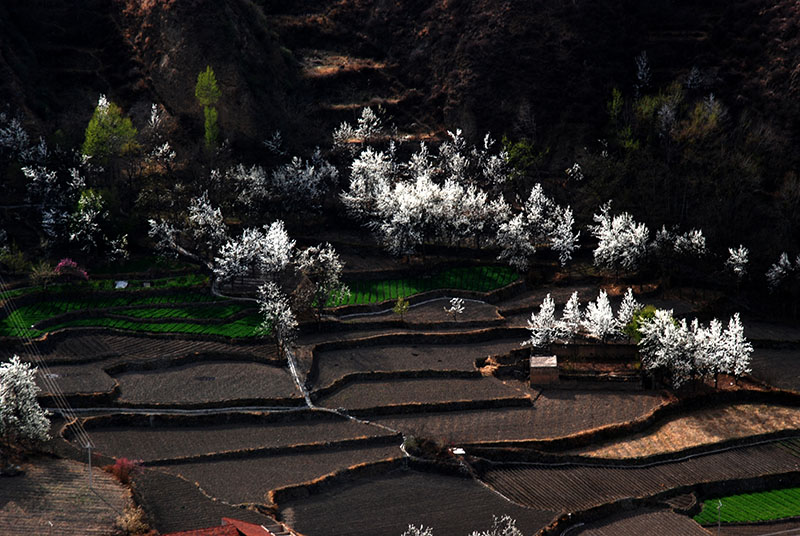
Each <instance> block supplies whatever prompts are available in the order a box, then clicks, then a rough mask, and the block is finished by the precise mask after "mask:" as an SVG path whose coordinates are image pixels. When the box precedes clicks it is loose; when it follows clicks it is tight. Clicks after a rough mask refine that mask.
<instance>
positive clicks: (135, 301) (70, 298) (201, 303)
mask: <svg viewBox="0 0 800 536" xmlns="http://www.w3.org/2000/svg"><path fill="white" fill-rule="evenodd" d="M219 300H220V299H219V298H216V297H214V296H211V295H210V294H206V293H203V292H189V291H186V292H180V293H176V294H169V295H164V296H153V295H147V294H144V293H141V294H140V293H125V294H120V295H119V296H116V297H102V296H96V295H92V294H86V295H83V296H80V295H71V294H70V295H62V296H60V297H59V298H58V299H53V300H49V301H42V302H38V303H34V304H30V305H23V306H21V307H18V308H16V309H11V310H10V314H7V316H5V318H0V336H12V337H22V336H30V337H37V336H40V335H41V334H42V331H40V330H36V329H33V326H34V325H35V324H37V323H38V322H42V321H44V320H48V319H50V318H53V317H55V316H58V315H61V314H65V313H69V312H73V311H97V310H100V309H109V308H111V309H112V310H111V311H108V312H109V313H111V312H113V313H114V314H117V315H124V316H130V317H133V318H141V319H148V318H158V319H169V318H174V319H175V320H178V321H180V320H185V319H190V318H191V319H198V320H205V319H209V318H220V319H224V318H228V317H230V316H231V315H234V314H236V313H239V312H241V311H243V310H246V309H247V308H252V306H249V305H242V304H220V305H214V302H217V301H219ZM181 303H196V304H197V305H186V306H181V305H173V304H181ZM125 306H143V307H146V308H143V309H127V310H122V311H113V308H116V307H125ZM165 306H166V307H165ZM7 311H9V310H7ZM52 329H54V328H48V331H49V330H52Z"/></svg>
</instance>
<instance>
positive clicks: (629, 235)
mask: <svg viewBox="0 0 800 536" xmlns="http://www.w3.org/2000/svg"><path fill="white" fill-rule="evenodd" d="M594 221H595V222H596V225H592V226H590V227H589V228H590V230H591V232H592V234H593V235H594V236H595V237H596V238H597V240H598V244H597V248H596V249H595V250H594V263H595V265H597V266H600V267H601V268H604V269H606V270H614V271H626V272H632V271H635V270H637V269H638V268H639V267H640V266H641V264H642V263H643V262H644V260H645V259H646V257H647V241H648V236H649V234H650V232H649V230H648V229H647V226H646V225H645V224H643V223H637V222H636V221H635V220H634V219H633V216H631V215H630V214H628V213H627V212H623V213H622V214H618V215H616V216H612V215H611V202H610V201H609V202H608V203H606V204H605V205H603V206H602V207H600V213H599V214H595V215H594Z"/></svg>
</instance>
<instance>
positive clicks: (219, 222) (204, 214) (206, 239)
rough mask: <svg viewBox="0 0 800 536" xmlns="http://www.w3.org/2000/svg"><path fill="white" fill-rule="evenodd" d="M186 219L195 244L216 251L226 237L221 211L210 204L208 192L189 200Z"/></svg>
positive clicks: (226, 232)
mask: <svg viewBox="0 0 800 536" xmlns="http://www.w3.org/2000/svg"><path fill="white" fill-rule="evenodd" d="M187 219H188V222H189V231H190V232H191V233H192V237H193V239H194V242H195V244H197V245H198V246H200V247H201V248H202V249H203V250H205V251H216V250H217V248H219V247H220V245H221V244H223V243H224V242H225V241H226V240H227V238H228V229H227V226H226V225H225V220H223V218H222V211H221V210H220V208H219V207H214V206H212V205H211V201H210V200H209V199H208V192H203V193H202V195H200V196H199V197H195V198H194V199H192V200H191V202H190V203H189V214H188V218H187Z"/></svg>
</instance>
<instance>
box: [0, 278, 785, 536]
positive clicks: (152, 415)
mask: <svg viewBox="0 0 800 536" xmlns="http://www.w3.org/2000/svg"><path fill="white" fill-rule="evenodd" d="M393 273H394V272H393ZM514 280H516V275H515V274H513V273H511V272H510V271H507V270H497V269H490V268H487V267H478V268H474V269H469V270H459V269H450V270H449V271H448V270H445V271H442V272H439V273H438V274H434V277H431V278H426V279H419V278H415V277H407V278H395V279H390V278H385V279H383V280H382V281H363V282H361V283H364V284H363V285H361V283H358V285H356V287H357V288H356V297H355V298H352V303H353V304H361V305H357V306H355V307H350V308H349V309H348V308H344V309H337V310H336V311H332V312H333V313H335V314H334V315H333V316H331V317H330V318H328V319H326V321H325V322H327V324H324V325H323V326H322V329H319V330H318V329H316V328H317V327H316V325H307V326H304V330H303V331H302V332H301V334H300V338H299V340H298V346H297V348H296V349H295V354H296V355H297V358H298V363H299V369H300V372H299V377H298V378H297V379H295V378H293V377H292V375H291V374H290V371H289V368H288V367H287V366H286V365H287V362H286V359H278V357H277V356H276V355H275V350H274V345H273V344H271V343H270V342H269V341H264V340H260V339H258V338H255V337H251V336H250V335H251V334H252V329H253V327H254V325H255V324H256V323H257V317H256V316H255V315H254V310H253V309H252V306H251V305H249V304H243V303H238V302H234V301H231V300H223V299H217V298H213V297H211V296H210V295H209V294H207V291H206V290H204V289H203V287H202V286H199V287H196V288H191V287H189V288H176V289H172V290H170V291H169V292H168V293H167V292H161V291H148V290H146V289H140V290H132V291H125V292H122V291H120V292H121V293H120V294H116V292H117V291H113V292H112V291H110V290H107V291H106V290H104V291H102V292H101V291H98V292H96V293H95V294H88V293H86V295H84V296H80V295H78V294H74V293H73V294H67V293H63V292H61V293H59V296H58V299H56V300H54V301H53V304H52V305H50V304H47V303H46V302H44V301H42V300H39V301H35V300H34V298H31V297H30V293H31V292H33V291H25V292H22V294H21V295H20V299H21V300H23V301H22V302H20V306H19V311H18V313H17V315H19V316H18V318H16V319H11V320H14V321H15V322H16V321H24V322H28V321H29V320H31V319H33V320H34V322H33V323H35V324H36V326H35V327H34V329H37V330H39V331H40V332H44V331H48V332H49V333H48V335H47V337H46V338H43V339H41V340H37V341H34V342H32V343H27V342H25V341H23V340H18V339H6V340H5V342H4V344H2V345H0V355H2V356H7V355H10V354H12V353H20V354H22V355H23V356H24V355H26V354H27V352H28V351H30V350H33V349H35V351H36V352H38V353H39V354H40V355H41V356H42V358H43V359H45V360H46V362H47V363H48V364H49V365H50V370H49V372H50V374H51V375H52V376H51V378H50V379H53V380H56V381H57V382H58V383H59V385H60V387H61V389H62V390H63V391H64V392H65V393H67V394H71V395H74V396H75V397H76V401H77V400H80V404H81V405H83V406H89V408H95V409H94V410H92V411H94V412H95V413H96V414H97V416H93V417H88V418H86V420H85V426H86V428H87V429H88V431H89V434H90V436H91V437H92V439H93V441H94V442H95V446H96V448H95V451H96V452H97V453H99V454H102V455H104V456H110V457H117V458H118V457H126V458H131V459H141V460H143V461H144V463H145V465H146V467H147V468H146V470H145V471H144V473H143V474H142V475H140V476H138V477H137V489H139V491H140V493H141V494H142V501H143V504H144V506H145V508H146V509H147V511H148V513H149V514H150V515H151V517H152V518H153V519H154V523H155V526H156V528H158V529H159V530H161V531H168V530H179V529H190V528H200V527H203V526H209V525H215V524H217V523H218V522H219V518H220V517H222V516H229V517H238V518H241V519H245V520H250V521H252V522H257V523H262V524H266V525H270V524H271V523H277V522H276V521H275V520H271V519H270V518H269V517H268V516H265V515H262V514H259V513H256V512H254V511H250V510H242V509H238V508H236V507H235V506H230V505H238V504H247V505H254V506H258V507H260V508H262V509H263V511H270V509H274V511H275V512H277V514H278V516H279V518H280V519H282V520H283V521H286V522H287V523H289V524H291V525H293V526H295V527H296V528H297V530H299V531H301V532H302V533H304V534H306V535H307V536H328V535H331V534H343V535H344V534H348V535H350V534H369V535H377V536H383V535H386V536H399V535H400V534H401V533H402V532H403V530H405V528H406V526H407V525H408V524H409V523H416V524H418V525H419V524H425V525H430V526H433V527H434V533H435V534H436V535H437V536H441V535H443V534H444V535H447V534H453V535H458V536H463V535H464V534H468V533H470V532H471V531H473V530H479V529H483V528H488V527H489V526H490V524H491V518H492V515H502V514H504V513H508V514H509V515H511V516H512V517H515V518H516V519H517V522H518V523H517V524H518V526H519V527H520V528H521V529H523V532H524V533H525V534H534V533H536V532H538V531H539V530H541V529H542V528H543V527H545V526H546V525H548V524H549V523H551V522H552V521H553V520H554V519H555V518H556V517H557V515H558V514H559V513H561V512H565V511H574V512H579V511H580V510H582V509H585V508H589V507H592V506H596V505H602V504H606V503H608V502H609V501H614V500H617V499H621V498H627V497H632V496H634V497H637V496H642V497H645V496H651V495H654V494H657V493H662V492H663V491H664V490H665V489H669V488H670V487H674V488H684V487H687V486H690V487H691V486H695V485H697V484H698V483H701V482H709V483H713V482H717V481H719V480H723V479H729V478H734V479H736V478H745V479H748V478H753V477H757V476H760V475H775V474H782V473H787V472H790V473H791V472H794V471H798V463H800V458H798V457H797V452H796V451H797V450H800V449H798V447H797V445H795V444H794V443H790V442H787V443H784V444H783V445H782V446H781V445H779V444H777V443H776V444H770V445H761V446H752V447H742V448H736V449H734V450H730V451H727V452H724V453H722V452H721V453H716V454H707V455H705V456H699V457H696V458H692V459H687V460H667V462H666V463H664V464H660V465H651V466H641V467H636V466H630V463H631V462H627V463H628V465H626V466H625V467H616V466H613V465H614V462H613V460H611V458H614V459H616V458H623V457H638V456H641V455H643V454H648V453H650V452H651V450H652V452H656V451H657V452H659V453H662V454H663V453H665V452H666V453H668V452H675V451H678V450H683V449H685V448H690V447H704V446H707V445H709V444H712V443H714V442H716V441H719V440H721V438H724V439H731V438H746V437H749V436H751V435H754V434H763V433H770V432H773V431H777V430H784V431H785V430H789V429H791V427H792V426H793V423H795V422H796V421H797V419H798V416H797V415H796V411H795V409H794V407H792V406H788V405H782V406H781V405H777V404H768V403H758V404H753V403H750V404H739V405H736V404H733V405H730V406H729V407H728V408H729V409H725V410H723V409H721V408H720V409H719V411H718V413H714V412H713V411H712V412H710V413H708V414H704V416H700V414H699V413H698V414H697V415H694V414H689V415H685V416H682V417H681V419H684V420H680V419H678V420H675V421H670V422H666V423H662V424H659V425H658V426H659V428H649V429H647V430H643V431H640V432H639V433H638V434H636V435H628V436H627V437H620V435H621V434H624V433H625V432H624V430H626V429H627V428H625V427H626V426H629V425H630V424H631V422H642V423H644V422H649V421H647V419H648V418H649V416H651V415H652V414H653V412H655V411H657V410H659V408H662V407H664V406H665V405H668V404H671V403H674V401H675V397H674V396H667V394H666V393H663V392H660V391H652V390H650V391H635V390H616V389H614V388H610V387H607V386H604V385H603V384H592V385H587V388H581V389H575V388H574V386H571V387H569V388H565V387H564V386H559V387H558V388H546V389H544V390H541V389H536V388H531V387H530V386H529V385H528V383H527V382H526V381H525V379H524V377H521V376H520V377H513V372H507V374H509V375H508V376H503V377H502V378H497V377H494V376H492V375H491V374H492V370H493V369H492V368H491V367H487V368H484V369H478V368H477V366H476V364H477V363H478V362H481V363H482V362H483V360H484V359H485V358H487V357H494V358H496V359H498V360H505V361H506V362H509V363H511V362H514V360H515V359H517V358H524V354H523V352H521V350H520V342H521V341H522V340H523V339H524V338H525V336H526V330H524V329H520V326H524V325H525V324H526V316H527V315H529V314H530V311H532V310H535V309H537V308H538V306H539V303H540V302H541V298H542V297H543V295H544V294H546V293H547V292H551V293H553V295H556V296H559V297H563V298H564V299H566V298H567V297H568V296H569V295H570V294H571V292H572V291H573V290H579V289H580V290H581V291H582V292H584V291H585V293H586V294H585V295H584V297H587V298H588V297H593V296H594V295H596V290H595V289H594V287H592V286H591V285H586V284H581V285H572V286H570V285H563V286H559V287H548V288H537V289H533V290H530V291H526V290H525V289H524V287H523V286H522V285H521V282H520V283H516V284H515V285H513V286H512V287H509V288H510V289H511V290H509V288H506V289H503V291H502V292H501V293H494V294H492V295H491V300H492V303H479V302H467V304H466V307H467V312H466V313H465V314H464V315H461V316H459V317H458V318H456V319H453V318H452V317H450V316H448V315H446V314H445V313H444V311H442V306H443V304H446V303H447V299H446V298H444V299H439V301H436V302H430V303H427V304H424V305H421V306H419V307H416V308H413V309H412V310H411V311H412V312H411V313H409V315H408V316H407V317H406V319H405V320H404V321H400V319H399V318H398V317H397V316H396V315H394V314H393V313H387V312H384V313H379V314H367V315H364V314H362V313H361V312H370V311H368V309H370V308H365V307H363V305H364V304H368V303H376V302H381V301H383V302H386V301H387V300H392V299H394V297H396V296H398V295H406V294H405V293H409V294H408V295H410V294H412V293H414V292H419V291H426V290H432V289H441V288H455V289H461V290H460V292H462V293H467V294H463V295H466V296H472V297H473V299H477V300H481V299H484V298H486V299H489V298H490V296H489V295H482V294H468V293H469V292H474V291H475V290H476V289H477V290H494V289H496V288H498V286H500V285H504V284H506V283H509V282H512V281H514ZM359 285H360V286H359ZM351 286H353V285H351ZM25 294H28V297H26V296H25ZM436 295H437V296H440V295H441V293H438V294H436ZM559 299H560V298H559ZM24 300H34V301H29V302H24ZM498 300H499V301H498ZM388 303H389V305H390V304H391V302H390V301H389V302H388ZM679 305H681V307H682V308H684V309H687V310H688V309H691V304H689V303H684V304H679ZM385 306H386V303H384V304H383V305H380V306H376V307H373V308H372V312H374V311H375V310H376V309H380V308H384V307H385ZM25 307H29V309H24V308H25ZM353 311H361V312H358V313H357V314H358V315H360V316H348V315H350V314H352V313H353ZM504 313H505V314H504ZM6 320H7V321H8V322H11V321H10V320H8V319H6ZM26 325H28V326H30V324H26ZM67 326H69V329H62V328H64V327H67ZM112 328H113V329H112ZM26 329H30V328H26ZM235 329H236V330H239V331H234V330H235ZM51 331H55V332H51ZM232 334H234V335H235V336H232ZM767 360H768V359H767ZM513 370H516V371H517V373H518V374H519V373H521V372H522V371H525V367H524V364H522V365H521V366H517V367H516V368H514V369H513ZM296 380H297V382H299V383H301V384H303V385H305V386H306V387H307V388H308V389H309V391H310V392H311V399H312V405H311V407H306V404H305V400H304V398H303V396H302V394H301V392H300V390H299V389H298V387H297V383H296ZM45 400H50V399H45ZM229 406H236V407H238V408H239V409H238V410H237V409H236V408H235V407H229ZM245 406H246V407H245ZM726 407H727V406H726ZM131 412H138V413H136V414H129V413H131ZM686 419H689V420H686ZM692 419H694V420H692ZM611 429H613V430H615V431H614V434H615V435H614V437H615V438H616V439H614V441H613V442H612V443H603V444H601V443H599V440H597V439H593V438H597V437H600V436H599V435H597V436H596V435H594V434H598V433H599V432H601V431H604V430H605V431H608V430H611ZM70 430H71V428H69V427H68V428H67V429H66V431H65V432H64V436H63V439H61V440H59V441H61V443H60V444H62V443H63V445H64V447H63V448H65V449H71V450H69V451H70V452H73V453H75V455H76V456H80V457H84V456H85V451H83V450H82V449H80V448H79V447H82V445H80V444H72V443H70V441H71V440H72V439H73V435H72V434H71V432H70ZM686 430H692V431H693V433H692V434H691V436H692V438H693V439H691V441H689V439H686V438H684V439H686V441H689V442H688V443H685V442H684V443H681V442H680V441H679V440H678V438H679V437H681V431H684V432H685V431H686ZM577 435H581V436H582V437H583V438H584V439H583V441H589V442H590V443H591V444H590V445H588V446H585V447H581V449H577V450H576V449H573V451H572V452H570V454H571V455H574V454H581V455H584V456H594V457H595V459H596V458H597V457H600V456H604V457H606V458H607V459H609V460H610V461H609V462H608V463H610V464H611V465H612V466H609V467H600V466H596V465H563V464H561V465H542V464H539V465H535V464H530V463H524V464H516V463H509V462H508V460H509V459H513V458H514V457H515V456H520V460H521V459H524V458H525V456H526V455H525V452H526V451H525V450H524V449H521V450H514V449H513V448H509V447H520V446H524V443H525V442H532V443H533V444H539V443H537V442H543V441H544V442H547V441H552V440H558V442H559V443H558V444H559V445H562V444H563V445H568V444H569V441H571V440H573V439H574V437H575V436H577ZM684 435H686V434H684ZM404 436H413V437H414V438H415V441H411V442H410V443H407V444H409V445H420V444H422V443H421V441H420V440H424V439H431V440H433V441H435V442H438V443H439V444H440V445H459V446H463V447H465V448H466V450H467V453H468V455H469V452H470V448H472V449H477V445H480V446H481V447H483V448H482V450H481V452H482V453H484V454H485V453H501V456H500V457H501V458H502V459H503V460H504V461H505V462H504V463H489V462H486V461H483V462H480V463H478V464H474V465H473V466H474V467H475V468H477V469H478V470H479V471H478V475H479V476H480V479H475V478H473V477H472V476H470V473H469V471H468V470H467V469H465V467H466V466H465V465H462V464H461V462H460V461H459V460H458V459H457V458H454V457H452V456H449V455H446V454H443V455H442V457H441V458H440V459H439V461H438V462H436V463H434V464H433V465H431V464H430V463H429V462H426V463H427V465H426V464H424V463H422V462H419V461H416V460H415V459H413V458H410V457H408V456H407V454H406V452H405V451H403V450H402V449H401V448H400V447H401V444H403V441H404ZM605 437H607V436H605ZM687 437H688V436H687ZM64 441H66V443H65V442H64ZM409 448H411V447H409ZM648 449H651V450H648ZM553 450H554V449H553V448H549V449H548V452H550V453H549V454H548V455H547V456H549V457H550V458H548V459H552V457H558V456H559V455H560V454H561V453H563V451H564V450H566V449H561V447H558V452H552V451H553ZM413 453H414V454H415V455H418V454H421V453H420V452H417V451H413ZM422 455H424V456H431V455H432V454H430V453H428V454H425V453H422ZM487 455H491V454H487ZM570 459H572V458H570ZM467 460H469V457H467V458H466V459H465V461H467ZM587 463H589V464H591V463H592V460H591V459H588V461H587ZM619 464H623V462H619V463H618V465H619ZM456 473H457V474H458V475H459V476H453V475H454V474H456ZM190 505H191V508H192V509H193V515H187V508H188V507H189V506H190ZM676 516H678V514H674V513H671V512H668V511H666V510H658V509H657V510H652V511H647V512H642V511H638V512H637V513H636V515H633V514H631V515H630V516H622V517H620V516H616V517H612V518H609V520H603V521H598V522H596V523H595V524H593V525H587V526H585V527H583V529H582V530H584V531H585V532H584V533H585V534H604V532H602V531H603V530H605V531H606V532H605V533H609V532H607V531H608V530H617V531H618V532H617V533H618V534H622V535H625V534H633V533H634V532H635V531H636V530H638V529H637V528H636V527H642V526H646V525H648V524H649V526H653V527H661V526H663V527H667V526H669V524H670V523H672V524H674V526H675V527H677V528H678V529H679V531H680V533H681V534H684V533H685V534H695V533H697V534H702V533H703V532H696V531H697V530H698V529H699V530H701V531H702V530H703V529H700V528H699V525H697V524H696V523H695V522H694V521H692V520H691V519H689V518H686V517H676ZM270 526H272V525H270ZM275 526H276V527H279V525H275ZM610 527H614V528H613V529H611V528H610ZM564 528H567V527H566V526H564ZM281 530H282V529H281ZM590 531H595V532H590ZM597 531H600V532H597ZM692 531H694V532H692ZM609 534H610V533H609Z"/></svg>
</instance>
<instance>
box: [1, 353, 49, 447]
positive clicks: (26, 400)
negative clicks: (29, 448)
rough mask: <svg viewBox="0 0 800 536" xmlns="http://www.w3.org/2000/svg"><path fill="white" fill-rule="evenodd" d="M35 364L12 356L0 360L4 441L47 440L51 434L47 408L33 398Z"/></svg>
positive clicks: (11, 442) (34, 391) (35, 391)
mask: <svg viewBox="0 0 800 536" xmlns="http://www.w3.org/2000/svg"><path fill="white" fill-rule="evenodd" d="M36 371H37V369H36V367H31V365H30V364H28V363H23V362H22V361H20V359H19V356H16V355H15V356H13V357H12V358H11V360H10V361H9V362H7V363H2V364H0V438H2V440H3V442H4V443H10V444H14V443H18V442H20V441H22V442H34V441H46V440H47V439H49V438H50V434H49V431H50V421H49V420H48V418H47V412H46V411H45V410H43V409H42V407H41V406H40V405H39V402H38V401H37V400H36V395H37V394H38V393H39V391H40V389H39V387H38V386H37V385H36Z"/></svg>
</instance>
